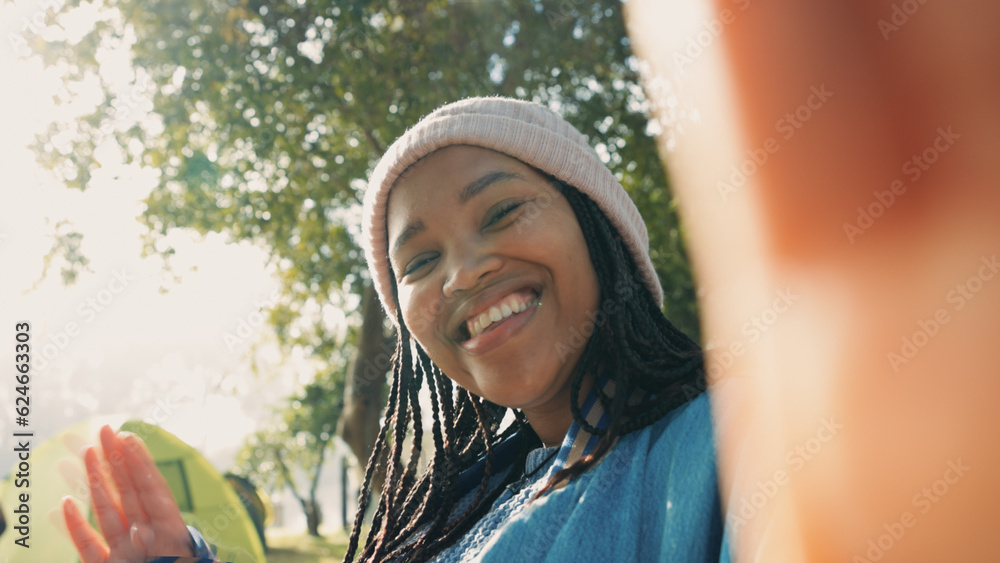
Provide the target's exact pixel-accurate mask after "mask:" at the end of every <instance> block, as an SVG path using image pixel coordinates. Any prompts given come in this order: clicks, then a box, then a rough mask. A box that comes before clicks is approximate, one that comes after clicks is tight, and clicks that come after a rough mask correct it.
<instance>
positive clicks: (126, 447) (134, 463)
mask: <svg viewBox="0 0 1000 563" xmlns="http://www.w3.org/2000/svg"><path fill="white" fill-rule="evenodd" d="M121 440H122V449H123V451H124V452H125V459H126V462H127V463H128V466H129V469H130V470H131V473H132V478H133V481H134V482H135V487H136V491H137V492H138V494H139V499H140V501H141V502H142V506H143V509H144V510H145V511H146V514H147V515H148V516H149V520H148V521H146V522H133V524H132V529H131V532H132V545H133V546H135V547H136V548H137V549H148V548H149V547H152V546H156V550H155V551H156V552H157V553H158V554H161V555H180V556H190V555H194V553H193V551H192V549H191V534H190V533H189V532H188V530H187V526H186V525H185V524H184V519H183V518H181V512H180V509H179V508H178V507H177V501H176V500H174V495H173V493H172V492H171V491H170V486H169V485H168V484H167V481H166V479H164V478H163V475H162V474H160V471H159V469H158V468H157V467H156V462H155V461H153V456H152V455H150V453H149V450H148V449H147V448H146V445H145V444H144V443H143V441H142V440H140V439H139V437H138V436H136V435H134V434H130V433H124V434H123V436H122V438H121ZM142 546H145V547H142Z"/></svg>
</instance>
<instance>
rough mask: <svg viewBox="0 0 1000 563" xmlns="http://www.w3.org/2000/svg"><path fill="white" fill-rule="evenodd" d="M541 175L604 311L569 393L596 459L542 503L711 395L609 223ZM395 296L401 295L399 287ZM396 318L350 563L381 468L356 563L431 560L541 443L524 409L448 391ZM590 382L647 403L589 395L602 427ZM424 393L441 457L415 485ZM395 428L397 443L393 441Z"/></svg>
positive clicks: (563, 477) (573, 470)
mask: <svg viewBox="0 0 1000 563" xmlns="http://www.w3.org/2000/svg"><path fill="white" fill-rule="evenodd" d="M540 174H542V175H543V176H544V177H546V178H548V180H549V181H550V182H551V183H552V184H553V185H554V186H555V187H556V188H557V189H558V190H559V191H560V192H561V193H562V195H563V196H564V197H565V198H566V200H567V201H568V202H569V204H570V207H571V208H572V209H573V212H574V213H575V215H576V218H577V221H578V222H579V224H580V229H581V231H582V232H583V237H584V239H585V240H586V242H587V249H588V252H589V254H590V260H591V263H592V265H593V267H594V270H595V272H596V274H597V280H598V285H599V287H600V293H601V299H602V306H601V310H600V311H599V312H598V314H597V315H596V317H595V319H594V328H593V332H592V333H591V335H590V338H589V339H588V340H587V343H586V345H585V347H584V349H583V352H582V353H581V356H580V358H579V360H578V362H577V365H576V366H575V368H574V371H573V375H572V379H573V383H572V391H571V393H570V397H571V399H570V408H571V411H572V413H573V418H574V420H576V421H577V423H578V424H580V425H581V427H582V428H583V429H584V430H586V431H587V432H589V433H591V434H592V435H595V436H598V437H599V440H598V443H597V446H596V447H595V449H594V451H593V452H592V453H590V454H588V455H586V456H584V457H582V458H580V459H579V460H577V461H576V462H574V463H573V464H571V465H570V466H569V467H565V468H563V469H561V470H559V471H557V472H556V473H555V475H553V476H552V478H551V479H550V480H549V481H548V483H546V485H545V487H544V488H543V489H542V490H541V492H539V493H538V494H537V495H536V497H535V498H538V496H541V495H543V494H545V493H546V492H548V491H549V490H551V489H552V488H553V487H554V486H556V485H557V484H558V483H560V482H562V481H568V480H572V479H573V478H575V477H577V476H578V475H580V474H582V473H584V472H586V471H587V470H588V469H590V468H591V467H593V466H594V465H596V464H597V463H598V462H599V461H600V460H601V459H602V458H603V456H604V455H605V454H606V453H607V452H608V451H609V450H610V449H611V447H612V446H613V445H614V444H615V442H616V441H617V439H618V438H619V437H620V436H622V435H624V434H628V433H629V432H632V431H635V430H638V429H641V428H644V427H646V426H649V425H650V424H653V423H654V422H656V421H657V420H659V419H660V418H662V417H663V416H664V415H666V414H667V413H669V412H670V411H671V410H673V409H675V408H677V407H678V406H680V405H682V404H684V403H685V402H687V401H688V400H690V399H691V398H693V397H695V396H697V395H698V394H699V393H700V392H701V391H702V390H704V389H705V370H704V361H703V354H702V351H701V349H700V348H699V346H698V344H697V343H695V342H694V341H693V340H692V339H690V338H689V337H688V336H687V335H685V334H684V333H683V332H681V331H680V330H678V329H677V328H676V327H675V326H674V325H673V324H671V323H670V321H669V320H667V318H666V317H665V316H664V315H663V313H662V311H661V310H660V308H659V306H658V305H657V303H656V301H655V299H654V298H653V296H652V294H651V293H650V291H649V289H647V287H646V286H645V284H644V283H643V282H642V280H641V279H640V278H639V275H638V273H637V272H638V268H637V266H636V264H635V261H634V260H633V258H632V254H631V253H630V252H629V250H628V248H627V247H626V246H625V243H624V242H623V240H622V238H621V236H620V235H619V233H618V231H617V230H616V229H615V227H614V226H613V225H612V224H611V222H610V221H609V220H608V218H607V216H605V214H604V213H603V212H602V211H601V210H600V208H599V207H598V206H597V204H596V203H594V202H593V201H592V200H591V199H590V198H589V197H587V196H586V195H585V194H583V193H582V192H580V191H579V190H577V189H576V188H574V187H572V186H569V185H567V184H565V183H564V182H562V181H560V180H558V179H556V178H554V177H552V176H550V175H548V174H545V173H544V172H540ZM390 278H392V277H391V276H390ZM392 290H393V295H394V297H396V286H395V283H393V285H392ZM397 302H398V301H397ZM396 317H397V318H396V321H397V326H398V327H399V330H398V333H397V334H398V338H397V343H396V352H395V355H394V357H393V376H392V385H391V389H390V392H389V396H388V400H387V404H386V408H385V423H384V424H383V426H382V429H381V431H380V433H379V436H378V440H377V441H376V444H375V447H374V450H373V452H372V455H371V458H370V459H369V461H368V465H367V467H366V470H365V480H364V484H363V486H362V489H361V495H360V499H359V502H358V510H357V513H356V515H355V518H354V525H353V528H352V530H351V535H350V539H349V541H348V547H347V552H346V554H345V555H344V561H345V562H349V561H354V560H355V556H356V555H357V550H358V540H359V537H360V534H361V527H362V521H363V519H364V515H365V513H366V511H367V510H368V505H369V503H370V500H371V499H370V497H371V496H372V490H371V488H372V477H373V475H374V473H375V469H376V466H377V465H378V464H379V463H381V462H382V461H383V460H385V462H386V478H385V486H384V487H383V490H382V494H381V495H380V497H379V499H378V506H377V507H376V509H375V513H374V516H373V518H372V525H371V529H370V530H369V532H368V538H367V540H366V542H365V545H364V548H363V549H362V552H361V553H360V560H361V561H388V560H392V561H399V562H402V561H407V562H410V561H414V562H415V561H427V560H429V559H431V558H433V557H434V556H435V555H436V554H438V553H440V552H441V551H442V550H443V549H445V548H447V547H448V546H450V545H452V544H453V543H455V542H456V541H457V540H458V539H459V538H460V537H461V536H462V535H463V534H465V532H466V531H468V530H469V529H470V528H471V527H472V526H473V525H475V523H476V522H477V521H478V520H479V519H480V518H481V517H482V516H483V515H484V514H486V512H487V511H488V510H489V509H490V507H491V506H492V505H493V502H494V501H495V500H496V499H497V498H498V497H499V495H500V494H501V493H502V492H503V490H504V489H505V488H506V486H507V485H508V484H510V483H513V482H515V481H517V480H518V479H520V478H521V477H522V476H523V475H524V465H525V459H526V457H527V453H528V451H530V450H531V449H533V448H535V447H538V446H540V445H541V440H540V439H539V438H538V436H537V435H536V434H535V433H534V432H533V431H532V429H531V426H530V425H529V424H528V421H527V419H526V418H525V417H524V415H523V414H522V413H521V412H520V411H518V410H512V409H508V408H506V407H502V406H500V405H497V404H495V403H492V402H490V401H487V400H485V399H483V398H481V397H477V396H475V395H473V394H471V393H469V392H468V391H466V390H465V389H463V388H461V387H460V386H455V385H453V384H452V381H451V379H449V378H448V377H447V376H446V375H445V374H444V373H442V372H441V370H440V368H438V367H437V366H436V365H435V364H434V363H433V362H432V361H431V359H430V358H429V357H428V356H427V353H426V352H425V351H424V350H423V349H422V348H421V347H420V345H419V343H417V342H416V341H415V340H412V341H411V335H410V332H409V330H408V329H407V327H406V325H405V323H404V322H403V318H402V313H401V312H400V308H398V307H397V309H396ZM592 374H605V375H606V376H607V377H608V378H609V379H610V380H611V381H614V383H615V388H616V389H619V390H622V389H627V390H633V391H639V392H641V393H642V396H643V397H645V399H644V400H643V401H642V402H640V403H639V404H636V405H631V404H629V405H627V404H626V400H627V399H628V397H629V394H630V393H629V392H621V391H619V392H616V393H614V394H613V396H608V395H607V394H605V393H604V391H603V390H601V389H599V387H598V386H594V389H595V392H596V393H598V398H599V400H600V401H601V403H602V405H603V406H604V409H605V410H606V411H607V412H608V413H609V414H610V424H609V425H608V427H607V428H603V429H602V428H595V427H593V426H592V425H590V424H588V423H587V421H586V420H584V418H583V416H582V414H581V412H580V404H579V396H580V390H581V387H582V385H583V382H584V378H585V377H587V376H589V375H592ZM424 385H426V386H427V388H428V391H429V393H430V399H431V400H430V403H431V409H432V423H431V432H432V434H433V442H434V450H433V452H432V456H431V459H430V462H429V464H428V465H427V468H426V469H425V470H424V471H423V472H422V473H421V474H420V475H419V476H418V475H417V470H418V465H419V459H420V455H421V445H422V442H423V427H422V419H421V412H420V402H419V400H418V392H419V391H420V389H421V388H422V387H423V386H424ZM508 411H512V413H513V417H514V421H513V423H512V424H510V425H509V426H507V427H506V428H502V427H501V420H502V419H503V418H504V415H505V414H507V413H508ZM390 429H391V431H392V440H391V444H390V443H389V440H388V439H387V438H388V434H389V431H390ZM410 432H412V440H411V441H410V449H409V454H408V458H407V460H406V463H405V464H404V462H403V460H402V452H403V449H404V444H403V442H404V437H406V436H407V435H408V433H410ZM515 433H520V434H521V435H522V436H523V439H522V440H521V447H520V449H519V451H518V454H517V456H516V457H515V459H514V461H513V463H511V464H510V465H509V466H508V467H496V466H495V465H496V459H495V457H496V456H495V451H494V450H495V448H496V447H497V446H498V445H499V444H500V442H502V441H504V440H506V439H507V438H509V437H510V436H512V435H513V434H515ZM481 458H483V459H484V460H485V464H484V465H485V470H484V473H483V476H482V480H481V482H480V484H479V487H478V488H477V489H476V491H475V496H474V498H473V500H472V502H471V503H470V504H469V505H468V507H467V508H466V509H465V510H464V511H462V512H461V513H460V514H457V515H456V516H454V517H452V513H453V511H454V509H455V506H456V503H457V501H458V500H459V499H458V498H457V492H456V489H457V481H458V479H457V477H458V475H459V473H460V472H461V471H462V470H463V469H465V468H467V467H470V466H471V465H472V464H473V463H475V462H476V461H477V460H479V459H481ZM504 470H508V473H507V474H506V476H504V477H503V479H502V481H501V483H500V484H499V485H498V486H495V487H492V488H490V487H489V486H488V484H489V482H490V480H491V478H493V477H494V476H498V475H501V474H502V472H503V471H504ZM470 494H471V493H470Z"/></svg>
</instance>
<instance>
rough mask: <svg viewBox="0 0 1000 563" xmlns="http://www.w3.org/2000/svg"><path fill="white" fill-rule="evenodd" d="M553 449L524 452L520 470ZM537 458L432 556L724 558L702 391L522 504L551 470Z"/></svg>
mask: <svg viewBox="0 0 1000 563" xmlns="http://www.w3.org/2000/svg"><path fill="white" fill-rule="evenodd" d="M554 449H555V448H540V449H538V450H535V451H533V452H531V453H530V454H529V458H528V461H527V463H526V469H525V470H526V472H530V471H531V470H533V469H536V468H539V464H540V463H542V462H543V461H544V460H545V458H546V457H548V454H549V453H551V452H552V451H553V450H554ZM545 465H546V467H541V468H539V471H538V473H536V475H535V476H534V477H533V478H532V479H530V480H528V481H527V482H522V483H515V484H514V485H511V486H510V487H508V488H507V490H506V491H504V492H503V493H502V494H501V496H500V498H498V499H497V500H496V502H495V503H494V505H493V507H492V508H491V509H490V511H489V512H488V513H487V514H486V515H485V516H484V517H483V518H482V519H481V520H480V521H479V522H477V523H476V525H475V526H474V527H473V528H472V529H471V530H470V531H469V532H468V533H467V534H466V535H465V536H463V537H462V538H461V539H460V540H459V541H458V542H456V543H455V544H454V545H453V546H452V547H450V548H449V549H446V550H445V551H443V552H442V553H440V554H439V555H438V557H437V558H436V559H435V560H434V561H437V562H440V563H445V562H449V563H450V562H459V561H461V562H466V561H483V562H488V561H497V562H512V561H526V562H527V561H530V562H537V561H643V562H645V561H681V562H699V563H700V562H712V563H717V562H719V561H723V562H727V561H729V554H728V548H727V546H726V541H725V540H724V538H723V520H722V515H721V511H720V506H719V493H718V488H717V483H716V479H717V476H716V468H715V454H714V448H713V440H712V425H711V416H710V412H709V402H708V396H707V395H706V394H702V395H700V396H699V397H697V398H696V399H694V400H692V401H691V402H689V403H687V404H685V405H684V406H682V407H680V408H678V409H676V410H674V411H673V412H671V413H670V414H668V415H667V416H665V417H664V418H662V419H660V420H659V421H658V422H656V423H655V424H653V425H651V426H648V427H646V428H643V429H641V430H638V431H635V432H632V433H630V434H627V435H625V436H623V437H622V438H621V439H619V441H618V444H617V445H615V447H614V448H613V449H612V450H611V451H610V452H609V453H608V454H607V455H606V456H605V458H604V459H603V460H601V462H600V463H599V464H598V465H597V466H596V467H594V468H592V469H591V470H590V471H588V472H586V473H585V474H583V475H581V476H579V477H577V478H576V479H574V480H573V481H571V482H570V483H569V484H567V485H566V486H564V487H562V488H560V489H556V490H553V491H551V492H549V493H548V494H546V495H545V496H544V497H542V498H540V499H538V500H536V501H534V502H532V503H530V504H529V503H528V500H529V499H530V498H531V497H532V496H534V494H535V493H536V492H537V491H538V490H540V489H541V488H542V487H543V486H544V485H545V483H547V482H548V478H549V477H550V476H551V475H552V474H553V473H554V472H555V471H556V470H557V469H558V464H557V463H556V462H555V460H550V461H548V462H547V463H546V464H545Z"/></svg>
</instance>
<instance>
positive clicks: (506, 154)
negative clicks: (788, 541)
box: [67, 98, 728, 563]
mask: <svg viewBox="0 0 1000 563" xmlns="http://www.w3.org/2000/svg"><path fill="white" fill-rule="evenodd" d="M363 227H364V242H365V246H366V248H365V251H366V257H367V259H368V264H369V270H370V272H371V275H372V278H373V282H374V284H375V287H376V288H377V290H378V293H379V296H380V298H381V300H382V304H383V306H384V307H385V309H386V311H387V313H388V316H389V318H391V319H392V320H393V322H394V323H395V324H396V327H397V334H398V344H397V350H396V355H395V363H394V368H393V376H392V385H391V390H390V393H389V400H388V405H387V408H386V417H385V420H386V423H385V425H384V426H383V428H382V433H381V436H380V438H379V440H378V442H377V445H376V448H375V451H374V452H373V455H372V461H370V462H369V464H368V467H367V470H366V475H365V484H364V487H363V491H362V496H361V502H360V505H359V507H358V512H357V517H356V518H355V525H354V529H353V531H352V533H351V537H350V542H349V546H348V551H347V555H346V557H345V560H346V561H353V560H355V559H356V558H357V559H358V560H364V561H386V560H394V561H424V560H429V559H435V560H438V561H465V560H472V559H476V560H480V559H481V560H484V561H494V560H495V561H561V560H565V559H568V558H570V557H573V558H576V559H584V560H602V561H603V560H621V561H650V560H663V561H718V560H720V558H721V559H723V560H726V559H728V554H727V549H726V548H725V547H724V545H725V542H724V541H723V537H722V536H723V534H722V518H721V514H720V509H719V501H718V491H717V487H716V472H715V458H714V454H713V444H712V431H711V422H710V416H709V410H708V402H707V398H706V397H705V396H704V395H703V394H700V391H701V390H702V389H704V385H705V383H704V370H703V362H702V355H701V351H700V350H699V348H698V346H697V344H695V343H694V342H693V341H692V340H691V339H689V338H688V337H687V336H685V335H684V334H683V333H681V332H680V331H679V330H677V329H676V328H675V327H673V325H671V324H670V323H669V321H667V319H666V318H665V317H664V316H663V314H662V313H661V311H660V304H661V301H662V289H661V288H660V285H659V281H658V279H657V277H656V274H655V272H654V270H653V266H652V262H651V261H650V258H649V255H648V251H647V245H648V241H647V234H646V229H645V226H644V225H643V223H642V219H641V217H640V216H639V213H638V211H637V209H636V207H635V205H634V204H633V203H632V202H631V200H630V199H629V198H628V195H627V194H626V193H625V191H624V189H623V188H622V187H621V184H620V183H619V182H618V181H617V180H616V179H615V177H614V176H613V175H612V174H611V172H610V171H609V170H608V169H607V168H606V167H605V166H604V165H603V164H602V163H601V161H600V160H599V159H598V157H597V155H596V154H595V153H594V152H593V150H592V149H591V148H590V146H589V145H588V144H587V142H586V139H585V138H584V136H583V135H582V134H581V133H580V132H579V131H577V130H576V129H574V128H573V127H572V126H571V125H570V124H569V123H568V122H566V121H565V120H563V119H562V118H561V117H559V116H558V115H556V114H555V113H554V112H552V111H550V110H548V109H546V108H543V107H541V106H539V105H536V104H532V103H528V102H523V101H516V100H510V99H504V98H474V99H469V100H463V101H461V102H456V103H453V104H450V105H447V106H444V107H442V108H440V109H438V110H437V111H435V112H433V113H432V114H430V115H428V116H427V117H425V118H424V119H423V120H421V121H420V123H418V124H417V125H416V126H414V127H413V128H412V129H411V130H409V131H408V132H407V133H406V134H404V135H403V136H402V137H401V138H400V139H398V140H397V141H396V142H395V143H394V144H393V145H392V146H391V147H390V148H389V150H388V151H387V152H386V154H385V156H384V157H383V158H382V160H381V161H380V162H379V164H378V166H377V167H376V169H375V171H374V173H373V174H372V177H371V179H370V182H369V188H368V191H367V193H366V194H365V208H364V225H363ZM455 384H457V385H455ZM425 387H426V389H427V391H428V392H429V395H430V404H431V409H432V413H431V414H432V419H433V422H432V428H431V430H432V434H433V443H434V450H433V452H432V453H431V455H430V456H429V457H430V461H429V464H428V465H427V468H426V470H424V471H422V472H421V471H418V469H419V465H420V457H421V455H420V454H421V446H422V443H423V428H422V425H421V424H420V421H421V420H422V414H421V403H420V391H421V390H422V389H424V388H425ZM692 397H694V398H693V399H692ZM506 415H510V416H506ZM505 416H506V418H505ZM390 432H391V433H392V437H393V439H391V440H389V439H388V437H389V433H390ZM410 432H412V438H411V439H410V440H409V445H408V446H407V445H405V443H406V441H407V440H404V439H402V437H405V436H406V435H407V433H410ZM109 439H110V440H113V439H114V438H113V437H112V438H109ZM390 442H391V443H390ZM404 449H405V450H408V451H407V455H406V456H405V457H404V453H403V450H404ZM112 451H113V450H112ZM382 460H385V462H386V468H387V469H386V471H387V473H386V479H385V486H384V487H383V491H384V492H383V494H382V495H380V497H379V500H378V505H377V507H376V509H375V513H374V516H373V522H372V526H371V532H370V533H369V534H368V537H367V540H366V542H365V543H364V545H363V546H359V539H360V533H361V523H362V518H363V516H364V514H365V512H366V510H367V508H368V504H369V498H370V496H371V495H370V493H371V482H372V476H373V473H374V471H375V467H376V465H377V463H376V462H381V461H382ZM98 511H100V509H98ZM72 518H73V515H72V514H70V513H69V512H67V521H68V522H70V527H71V528H73V525H74V522H72ZM102 522H103V520H102ZM102 525H103V524H102ZM172 526H173V528H172V529H173V530H175V531H176V530H177V525H176V521H174V522H173V523H172ZM91 532H92V531H91ZM92 533H93V534H96V532H92ZM134 535H136V536H141V534H138V533H137V534H134ZM194 536H195V539H196V540H197V539H198V535H197V534H194ZM80 537H83V536H82V534H81V536H80ZM76 538H77V535H74V539H76ZM140 539H141V538H140ZM77 545H78V546H79V545H80V542H77ZM146 545H148V542H147V543H146ZM82 551H83V550H82V549H81V553H82ZM149 553H156V554H159V555H162V554H163V553H162V552H153V551H149ZM198 555H209V553H205V551H204V550H199V553H198ZM94 560H100V559H94ZM84 561H85V563H89V561H90V560H88V559H86V558H85V559H84Z"/></svg>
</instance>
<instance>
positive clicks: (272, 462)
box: [236, 372, 344, 535]
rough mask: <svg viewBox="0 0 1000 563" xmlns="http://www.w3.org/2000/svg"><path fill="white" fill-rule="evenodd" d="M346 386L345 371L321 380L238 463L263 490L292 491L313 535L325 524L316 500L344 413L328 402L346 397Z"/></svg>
mask: <svg viewBox="0 0 1000 563" xmlns="http://www.w3.org/2000/svg"><path fill="white" fill-rule="evenodd" d="M343 387H344V377H343V372H340V373H338V374H335V375H334V374H327V375H325V376H321V377H317V378H316V380H315V381H314V382H312V383H310V384H308V385H306V386H305V387H304V389H303V390H302V391H301V392H300V393H298V394H297V395H295V396H293V397H292V398H291V399H290V400H289V401H288V403H287V404H286V405H285V407H284V408H283V409H282V410H281V411H280V412H279V413H278V414H277V416H276V417H275V420H274V421H273V422H272V423H271V424H269V425H267V426H265V427H264V429H262V430H259V431H257V432H256V433H255V434H253V435H252V436H250V437H249V438H248V439H247V440H246V443H245V445H244V446H243V448H242V449H241V450H240V452H239V454H238V455H237V460H236V465H237V472H238V473H239V474H241V475H243V476H245V477H248V478H249V479H250V480H251V481H253V482H255V483H257V484H258V485H259V486H263V487H264V488H266V489H269V490H272V491H274V490H279V489H281V488H283V487H286V486H287V487H288V488H289V489H291V491H292V494H293V495H294V496H295V498H296V499H297V500H298V501H299V504H300V505H301V506H302V509H303V512H304V513H305V515H306V521H307V523H308V526H309V531H310V533H312V534H314V535H315V534H318V529H319V525H320V524H321V523H322V514H321V513H320V512H319V503H318V501H317V499H316V491H317V489H318V486H319V477H320V473H321V471H322V469H323V464H324V461H325V460H326V455H327V453H328V450H329V448H330V447H331V442H332V440H333V438H334V430H335V429H336V425H337V420H338V418H340V411H341V409H342V408H343V405H342V404H341V403H336V402H330V400H329V399H330V398H331V397H343V395H344V389H343Z"/></svg>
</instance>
